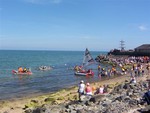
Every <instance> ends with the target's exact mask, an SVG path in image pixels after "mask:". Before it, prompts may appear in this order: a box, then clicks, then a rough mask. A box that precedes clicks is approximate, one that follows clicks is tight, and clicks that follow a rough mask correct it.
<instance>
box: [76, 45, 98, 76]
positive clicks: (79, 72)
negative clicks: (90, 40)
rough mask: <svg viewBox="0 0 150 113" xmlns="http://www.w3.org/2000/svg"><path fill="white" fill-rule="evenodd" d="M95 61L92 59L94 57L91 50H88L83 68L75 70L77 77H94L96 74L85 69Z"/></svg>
mask: <svg viewBox="0 0 150 113" xmlns="http://www.w3.org/2000/svg"><path fill="white" fill-rule="evenodd" d="M94 62H95V61H94V59H93V58H92V55H91V54H90V52H89V50H88V49H87V48H86V50H85V53H84V57H83V63H82V66H76V67H79V68H78V69H79V70H75V73H74V74H75V75H80V76H93V75H94V72H93V71H92V70H91V69H89V70H88V71H85V70H84V68H85V67H86V66H88V65H90V64H92V63H94Z"/></svg>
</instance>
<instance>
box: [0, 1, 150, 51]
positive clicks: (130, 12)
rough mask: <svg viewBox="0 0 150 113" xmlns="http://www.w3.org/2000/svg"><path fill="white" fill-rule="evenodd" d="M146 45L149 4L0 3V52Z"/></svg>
mask: <svg viewBox="0 0 150 113" xmlns="http://www.w3.org/2000/svg"><path fill="white" fill-rule="evenodd" d="M121 40H123V41H125V49H134V48H136V47H138V46H140V45H142V44H150V0H0V50H71V51H83V50H85V48H88V49H89V50H91V51H109V50H111V49H114V48H117V49H119V47H120V41H121Z"/></svg>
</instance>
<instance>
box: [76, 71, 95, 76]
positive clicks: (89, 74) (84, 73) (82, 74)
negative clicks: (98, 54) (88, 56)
mask: <svg viewBox="0 0 150 113" xmlns="http://www.w3.org/2000/svg"><path fill="white" fill-rule="evenodd" d="M74 74H75V75H79V76H94V72H93V71H92V73H88V72H75V73H74Z"/></svg>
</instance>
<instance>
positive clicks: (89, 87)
mask: <svg viewBox="0 0 150 113" xmlns="http://www.w3.org/2000/svg"><path fill="white" fill-rule="evenodd" d="M85 92H86V95H88V96H92V87H91V86H90V83H87V84H86V88H85Z"/></svg>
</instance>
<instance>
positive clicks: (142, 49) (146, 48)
mask: <svg viewBox="0 0 150 113" xmlns="http://www.w3.org/2000/svg"><path fill="white" fill-rule="evenodd" d="M135 52H139V53H149V54H150V44H143V45H141V46H139V47H137V48H135Z"/></svg>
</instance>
